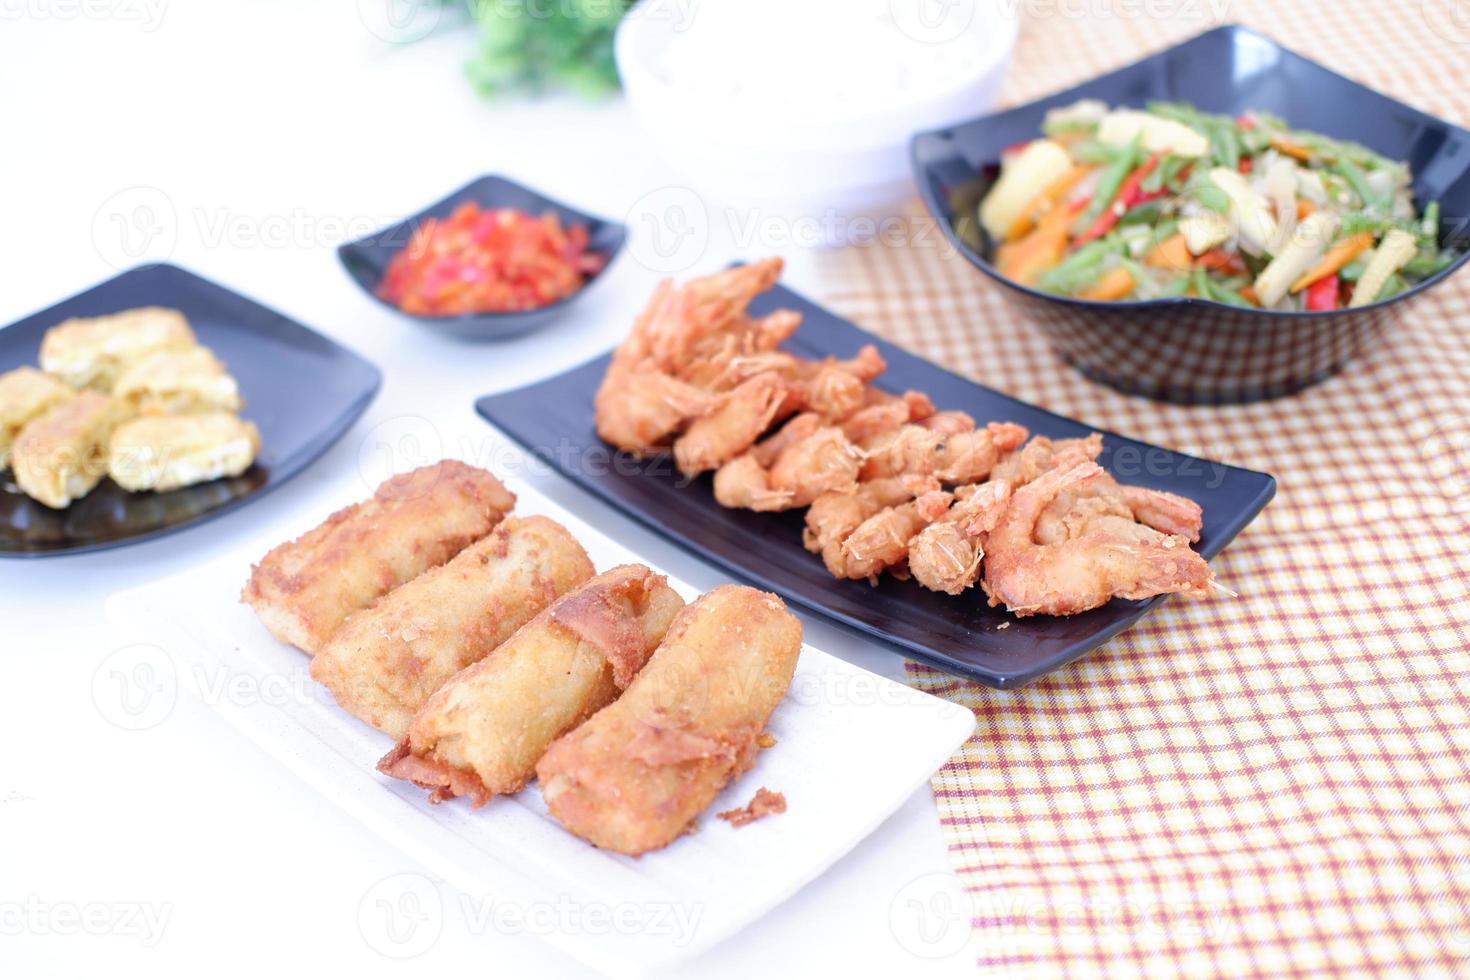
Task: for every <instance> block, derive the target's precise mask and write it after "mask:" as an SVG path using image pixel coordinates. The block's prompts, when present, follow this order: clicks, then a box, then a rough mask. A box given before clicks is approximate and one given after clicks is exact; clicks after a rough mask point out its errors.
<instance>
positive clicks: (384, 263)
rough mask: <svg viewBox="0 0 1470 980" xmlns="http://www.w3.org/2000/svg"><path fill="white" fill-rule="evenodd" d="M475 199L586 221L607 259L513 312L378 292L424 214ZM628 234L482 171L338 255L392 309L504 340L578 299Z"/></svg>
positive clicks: (446, 212)
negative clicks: (414, 301)
mask: <svg viewBox="0 0 1470 980" xmlns="http://www.w3.org/2000/svg"><path fill="white" fill-rule="evenodd" d="M471 201H472V202H474V203H475V204H478V205H479V206H480V207H482V208H515V209H517V210H519V211H525V212H526V213H528V214H545V213H546V212H547V211H551V212H553V213H555V214H556V216H557V217H558V218H560V219H561V222H562V224H563V225H571V224H579V225H586V226H587V248H588V251H592V252H597V253H600V254H601V255H603V256H605V257H606V260H607V261H606V262H604V263H603V266H602V268H601V269H600V270H598V272H597V273H596V274H595V275H591V276H588V277H587V281H586V282H584V283H583V284H582V288H581V289H579V290H577V291H576V292H575V293H573V294H572V295H570V296H568V297H566V298H564V299H559V300H557V301H556V302H554V303H548V304H547V305H546V306H539V307H537V308H536V309H534V310H520V311H517V312H513V313H462V314H459V315H457V316H426V315H423V314H418V313H405V312H404V311H403V310H401V309H399V308H398V307H397V306H394V305H393V304H392V303H390V302H388V301H387V300H385V299H383V298H382V297H380V296H379V295H378V284H379V283H381V282H382V281H383V274H384V273H385V272H386V271H387V270H388V263H389V262H390V261H392V259H393V256H394V255H396V254H398V252H399V251H400V250H401V249H403V248H404V247H405V246H406V245H408V242H409V239H411V238H412V237H413V233H414V231H415V230H416V229H417V228H418V227H419V226H420V225H422V224H423V222H424V220H425V219H426V218H447V217H449V216H450V215H451V214H453V213H454V210H455V209H456V208H458V207H459V206H460V205H461V204H466V203H468V202H471ZM627 237H628V232H627V229H626V228H624V227H623V226H622V225H620V224H618V223H617V222H616V221H608V220H607V219H606V218H599V217H597V216H596V215H595V214H587V213H586V212H583V211H578V210H577V209H576V208H572V207H568V206H567V205H565V204H562V203H561V202H560V201H554V200H552V199H551V198H549V197H547V196H546V195H544V194H539V193H537V192H536V191H533V190H531V189H530V188H529V187H524V186H522V185H520V184H517V183H516V182H515V181H513V180H510V179H508V178H506V177H498V176H493V175H492V176H488V177H480V178H479V179H477V180H475V181H473V182H471V183H469V184H466V185H465V186H464V187H461V188H460V189H459V190H457V191H455V192H454V193H453V194H450V195H449V196H448V197H446V198H444V200H442V201H439V202H437V203H435V204H431V205H429V206H428V207H426V208H424V209H423V210H421V211H419V212H418V213H417V214H414V215H412V216H410V217H408V218H405V219H403V220H402V221H400V222H398V223H397V224H395V225H389V226H388V227H387V228H383V229H381V230H379V231H376V232H373V233H372V234H371V235H367V236H365V237H363V238H359V239H357V240H356V241H353V242H347V243H346V244H345V245H341V246H339V247H338V248H337V257H338V258H339V259H341V260H342V265H343V266H344V267H345V268H346V269H347V274H348V275H350V276H351V277H352V278H353V279H354V280H355V281H356V282H357V284H358V285H359V286H361V287H362V289H363V292H365V293H367V294H368V295H369V296H371V297H372V298H373V299H374V300H375V301H376V302H378V303H380V304H382V305H383V306H386V307H387V308H388V309H390V310H392V311H393V312H394V313H398V314H400V315H402V316H406V317H410V318H411V319H414V320H417V321H419V322H420V323H426V324H428V325H429V326H431V327H433V328H434V329H435V330H442V331H444V332H445V333H448V334H453V335H454V336H456V337H460V338H463V339H465V340H503V339H505V338H507V337H514V336H517V335H519V334H523V333H527V332H529V331H531V330H535V329H537V328H538V327H543V326H545V325H546V324H547V323H550V322H551V321H552V320H553V319H555V318H556V317H557V316H559V315H560V314H561V313H562V312H563V311H565V310H566V308H567V307H568V306H570V305H571V304H572V303H575V302H576V301H577V300H578V299H579V298H581V296H582V294H583V293H585V292H587V289H588V287H590V286H591V285H592V284H593V283H594V282H595V281H597V279H598V278H600V277H601V276H602V275H603V274H604V273H606V272H607V268H608V266H610V265H612V261H613V259H614V258H616V257H617V254H618V252H619V251H621V250H622V248H623V241H624V240H625V239H626V238H627Z"/></svg>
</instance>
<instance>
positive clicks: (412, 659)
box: [311, 517, 596, 738]
mask: <svg viewBox="0 0 1470 980" xmlns="http://www.w3.org/2000/svg"><path fill="white" fill-rule="evenodd" d="M595 571H596V569H594V568H593V567H592V561H591V559H589V558H588V557H587V552H585V551H583V550H582V546H581V545H580V544H578V543H577V539H576V538H574V537H572V534H571V532H570V531H568V530H567V529H566V528H564V527H562V526H561V525H560V524H558V523H556V522H555V521H553V520H551V519H549V518H546V517H527V518H516V517H509V518H506V519H505V520H504V521H502V522H501V523H500V525H499V526H497V527H496V528H495V530H493V531H491V532H490V533H489V534H488V535H486V536H485V537H484V538H482V539H481V540H479V541H477V542H475V543H474V544H472V545H470V546H469V547H468V548H466V549H464V550H463V551H461V552H460V553H459V554H457V555H455V556H454V557H453V558H451V559H450V560H449V561H448V562H447V563H446V564H443V565H440V566H439V567H438V568H433V569H430V570H429V571H427V572H425V573H424V574H422V575H420V576H419V577H418V578H415V579H411V580H410V581H408V582H405V583H404V584H403V585H400V586H399V587H398V588H396V589H394V590H393V591H392V592H389V593H388V594H387V595H385V596H384V597H383V598H381V599H379V600H378V601H377V602H376V603H374V604H373V605H372V606H370V607H368V608H367V609H363V610H360V611H358V612H355V613H353V614H352V615H351V616H348V617H347V619H346V621H345V622H343V624H342V625H341V627H340V628H339V629H338V630H337V632H336V633H334V634H332V638H331V639H330V640H328V641H327V645H326V646H324V647H323V648H322V649H321V652H320V653H318V654H317V655H316V656H315V657H314V658H313V659H312V661H311V676H312V677H313V678H315V679H316V680H317V681H318V682H320V683H321V684H323V685H325V686H326V687H327V689H328V690H330V691H331V692H332V695H333V697H335V698H336V699H337V703H338V704H339V705H341V706H342V707H343V708H345V709H347V710H348V711H350V712H351V713H352V714H354V715H356V716H357V717H359V718H361V719H362V720H363V721H365V722H367V723H368V724H369V725H372V726H373V727H374V728H377V729H379V730H381V731H383V732H386V733H387V734H389V735H392V736H393V737H394V738H402V737H403V733H404V732H406V731H407V730H408V723H409V722H410V721H411V720H413V716H414V714H415V712H417V711H418V710H419V709H420V708H422V707H423V705H424V702H425V701H427V700H429V696H430V695H431V694H433V693H434V692H435V691H437V690H439V688H441V687H443V686H444V684H445V683H446V682H447V681H448V680H449V679H450V678H451V677H453V676H454V675H455V674H457V673H459V672H460V671H461V670H463V669H464V668H466V667H468V666H469V665H470V664H472V663H475V662H476V661H478V660H480V659H481V658H482V657H484V656H485V655H486V654H488V653H489V652H490V651H491V650H494V649H495V648H496V647H497V646H499V645H500V644H501V643H503V642H504V641H505V640H506V639H507V638H509V637H510V635H511V634H512V633H514V632H515V631H516V630H518V629H520V628H521V627H522V626H524V625H525V624H526V623H527V622H529V621H530V620H531V619H532V618H534V617H535V616H536V614H537V613H539V612H541V610H543V609H545V608H546V607H547V606H548V605H550V604H551V603H552V601H554V600H555V599H556V597H557V596H559V595H561V594H562V593H564V592H566V591H568V590H569V589H574V588H576V587H577V586H578V585H581V584H582V583H583V582H585V581H587V580H588V579H589V578H591V577H592V576H593V574H594V573H595Z"/></svg>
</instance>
